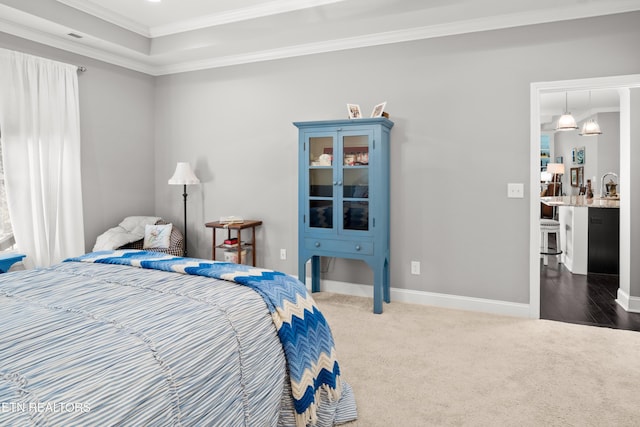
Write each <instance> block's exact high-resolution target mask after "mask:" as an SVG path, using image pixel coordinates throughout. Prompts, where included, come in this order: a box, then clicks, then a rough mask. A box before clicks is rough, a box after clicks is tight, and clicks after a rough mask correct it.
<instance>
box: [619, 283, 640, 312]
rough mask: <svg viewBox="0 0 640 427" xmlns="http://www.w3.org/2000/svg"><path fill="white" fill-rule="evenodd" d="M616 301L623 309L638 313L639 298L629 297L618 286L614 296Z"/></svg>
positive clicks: (639, 310) (639, 307)
mask: <svg viewBox="0 0 640 427" xmlns="http://www.w3.org/2000/svg"><path fill="white" fill-rule="evenodd" d="M616 302H617V303H618V305H619V306H621V307H622V308H624V309H625V311H628V312H630V313H640V298H639V297H631V296H629V294H628V293H626V292H625V291H623V290H622V289H620V288H618V298H616Z"/></svg>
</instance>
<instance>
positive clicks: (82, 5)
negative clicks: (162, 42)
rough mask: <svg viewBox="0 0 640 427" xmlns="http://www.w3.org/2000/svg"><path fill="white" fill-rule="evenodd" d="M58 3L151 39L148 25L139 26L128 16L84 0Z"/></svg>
mask: <svg viewBox="0 0 640 427" xmlns="http://www.w3.org/2000/svg"><path fill="white" fill-rule="evenodd" d="M56 1H57V2H58V3H62V4H64V5H66V6H69V7H72V8H74V9H77V10H79V11H81V12H85V13H88V14H89V15H92V16H95V17H97V18H100V19H102V20H103V21H107V22H109V23H110V24H114V25H117V26H119V27H122V28H124V29H125V30H129V31H132V32H134V33H137V34H139V35H141V36H145V37H147V38H149V37H151V33H150V31H149V27H147V26H146V25H142V24H139V23H138V22H136V21H134V20H132V19H129V18H127V17H126V16H123V15H120V14H119V13H115V12H112V11H111V10H109V9H107V8H105V7H102V6H99V5H97V4H95V3H92V2H87V1H83V0H56Z"/></svg>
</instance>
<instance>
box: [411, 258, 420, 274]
mask: <svg viewBox="0 0 640 427" xmlns="http://www.w3.org/2000/svg"><path fill="white" fill-rule="evenodd" d="M411 274H415V275H418V274H420V261H411Z"/></svg>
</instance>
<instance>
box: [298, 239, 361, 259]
mask: <svg viewBox="0 0 640 427" xmlns="http://www.w3.org/2000/svg"><path fill="white" fill-rule="evenodd" d="M304 247H305V249H309V250H318V251H332V252H343V253H348V254H363V255H372V254H373V242H359V241H355V240H327V239H312V238H306V239H304Z"/></svg>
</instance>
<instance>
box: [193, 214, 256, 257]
mask: <svg viewBox="0 0 640 427" xmlns="http://www.w3.org/2000/svg"><path fill="white" fill-rule="evenodd" d="M259 225H262V221H258V220H254V219H246V220H244V221H243V222H239V223H235V224H224V223H221V222H220V221H213V222H207V223H206V224H205V227H208V228H211V229H212V231H213V243H212V246H211V259H212V260H214V261H215V260H216V249H234V248H235V249H236V250H237V251H238V264H242V249H243V248H244V249H246V248H250V249H251V257H252V261H253V263H252V265H253V266H254V267H255V265H256V227H257V226H259ZM218 228H222V229H226V230H227V239H231V230H235V231H236V237H237V238H238V243H236V244H235V245H225V244H222V245H217V244H216V229H218ZM246 228H250V229H251V241H250V242H245V243H244V244H242V236H241V234H242V230H244V229H246Z"/></svg>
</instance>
